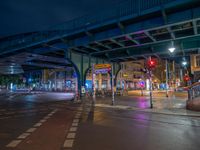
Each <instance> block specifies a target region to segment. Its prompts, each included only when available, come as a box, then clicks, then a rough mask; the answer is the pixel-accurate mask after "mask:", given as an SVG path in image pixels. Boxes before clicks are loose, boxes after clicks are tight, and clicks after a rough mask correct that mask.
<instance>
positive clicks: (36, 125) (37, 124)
mask: <svg viewBox="0 0 200 150" xmlns="http://www.w3.org/2000/svg"><path fill="white" fill-rule="evenodd" d="M41 125H42V123H40V122H39V123H36V124H35V125H34V127H39V126H41Z"/></svg>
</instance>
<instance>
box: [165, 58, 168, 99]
mask: <svg viewBox="0 0 200 150" xmlns="http://www.w3.org/2000/svg"><path fill="white" fill-rule="evenodd" d="M165 65H166V97H168V96H169V94H168V61H167V59H166V61H165Z"/></svg>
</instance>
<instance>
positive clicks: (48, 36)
mask: <svg viewBox="0 0 200 150" xmlns="http://www.w3.org/2000/svg"><path fill="white" fill-rule="evenodd" d="M170 2H179V3H180V4H182V3H184V2H183V0H128V1H124V2H121V3H120V4H119V5H117V6H116V7H114V8H113V7H112V8H111V9H110V10H108V11H104V10H103V11H102V12H103V13H102V12H101V13H97V14H96V13H95V15H86V16H83V17H80V18H76V19H74V20H71V21H67V22H65V23H63V24H60V25H57V26H54V27H52V28H50V29H49V30H48V31H38V32H34V33H30V34H29V35H25V34H22V35H18V36H13V37H10V38H8V39H7V40H1V41H0V51H1V52H2V53H3V52H7V50H17V49H20V48H21V47H23V48H24V47H26V46H30V45H31V44H33V43H35V44H36V43H39V42H40V43H42V42H45V41H47V40H52V39H56V38H59V37H62V36H63V35H66V33H70V32H71V31H77V30H78V29H87V28H89V27H92V26H95V25H102V23H106V22H107V21H112V20H115V21H116V20H120V19H122V18H123V17H125V16H134V15H137V16H138V15H140V14H141V12H143V11H145V10H148V9H150V8H153V7H161V6H163V5H165V4H168V3H170Z"/></svg>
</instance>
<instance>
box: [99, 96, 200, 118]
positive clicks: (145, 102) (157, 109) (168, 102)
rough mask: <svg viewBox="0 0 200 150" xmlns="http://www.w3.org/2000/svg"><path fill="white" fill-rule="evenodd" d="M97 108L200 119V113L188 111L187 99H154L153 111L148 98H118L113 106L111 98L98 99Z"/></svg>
mask: <svg viewBox="0 0 200 150" xmlns="http://www.w3.org/2000/svg"><path fill="white" fill-rule="evenodd" d="M95 107H103V108H112V109H123V110H135V111H143V112H151V113H160V114H166V115H181V116H193V117H200V112H197V111H190V110H187V109H186V108H185V107H186V98H183V97H174V96H172V97H168V98H167V97H153V109H151V108H150V100H149V97H148V96H117V97H115V104H114V105H111V97H104V98H100V97H97V98H96V101H95Z"/></svg>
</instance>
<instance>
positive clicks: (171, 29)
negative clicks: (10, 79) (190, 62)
mask: <svg viewBox="0 0 200 150" xmlns="http://www.w3.org/2000/svg"><path fill="white" fill-rule="evenodd" d="M135 2H136V1H133V0H130V1H127V2H124V3H123V5H121V6H120V7H119V8H120V9H119V8H118V9H116V10H115V9H112V10H109V11H108V12H107V11H106V14H102V15H101V17H100V16H93V17H88V16H87V17H86V18H84V17H83V18H78V19H75V20H72V21H70V22H67V23H64V24H61V25H58V26H56V27H53V28H51V29H49V30H48V31H41V32H33V33H26V34H20V35H16V36H12V37H7V38H3V39H0V49H1V51H0V58H1V59H0V64H1V65H4V64H8V65H9V64H14V63H16V64H20V65H21V66H22V67H23V68H24V70H25V71H30V70H35V69H44V68H66V67H75V70H76V71H77V72H78V74H79V78H80V85H84V74H85V72H86V71H87V69H88V68H89V67H91V65H92V64H96V63H113V64H114V72H115V74H116V73H117V72H118V70H119V64H118V62H122V61H132V60H138V59H147V58H148V57H149V56H151V57H155V58H162V59H174V60H176V61H177V62H179V61H180V60H182V58H187V57H188V56H189V55H190V54H192V53H199V48H200V3H199V1H198V0H162V1H159V0H158V1H155V0H149V3H146V1H143V0H142V1H140V0H138V1H137V3H135ZM139 2H140V3H139ZM113 11H114V12H113ZM103 17H105V19H102V18H103ZM172 42H173V43H174V46H175V47H176V51H175V53H174V54H173V55H172V54H170V53H169V51H168V48H169V47H170V46H171V44H172ZM11 71H12V69H10V72H11ZM79 87H80V86H79Z"/></svg>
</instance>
